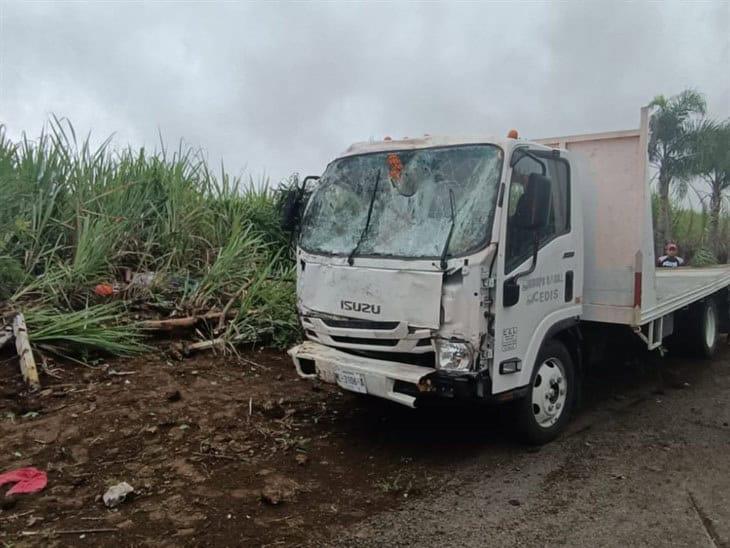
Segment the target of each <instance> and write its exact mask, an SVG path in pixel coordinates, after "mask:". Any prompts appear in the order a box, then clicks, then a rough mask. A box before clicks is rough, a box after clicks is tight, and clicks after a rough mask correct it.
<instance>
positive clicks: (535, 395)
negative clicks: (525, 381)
mask: <svg viewBox="0 0 730 548" xmlns="http://www.w3.org/2000/svg"><path fill="white" fill-rule="evenodd" d="M575 380H576V378H575V367H574V364H573V360H572V358H571V357H570V353H569V352H568V350H567V349H566V348H565V345H564V344H563V343H561V342H560V341H557V340H555V339H552V340H549V341H547V342H546V343H545V344H543V347H542V349H541V350H540V352H539V353H538V355H537V360H536V361H535V368H534V370H533V373H532V382H531V384H530V390H529V391H528V393H527V395H526V396H525V397H524V398H522V399H521V400H519V401H517V402H515V412H516V417H515V419H516V422H517V426H518V431H519V434H520V438H521V439H522V440H523V441H525V442H527V443H530V444H533V445H541V444H543V443H547V442H549V441H551V440H553V439H554V438H555V437H556V436H557V435H558V434H559V433H560V431H561V430H562V429H563V428H564V427H565V425H566V424H567V422H568V420H569V419H570V413H571V411H572V409H573V403H574V401H575V393H576V390H575Z"/></svg>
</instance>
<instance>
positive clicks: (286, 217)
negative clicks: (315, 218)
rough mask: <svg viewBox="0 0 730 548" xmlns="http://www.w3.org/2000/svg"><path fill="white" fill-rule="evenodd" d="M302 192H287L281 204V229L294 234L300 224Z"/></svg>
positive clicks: (295, 190)
mask: <svg viewBox="0 0 730 548" xmlns="http://www.w3.org/2000/svg"><path fill="white" fill-rule="evenodd" d="M300 195H301V192H300V191H299V189H298V188H295V189H291V190H287V191H286V194H285V195H284V196H283V199H282V204H281V228H282V229H283V230H284V231H286V232H292V231H293V230H295V229H296V228H297V225H298V224H299V217H300V213H301V209H302V200H301V197H300Z"/></svg>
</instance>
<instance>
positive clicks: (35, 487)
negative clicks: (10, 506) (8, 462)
mask: <svg viewBox="0 0 730 548" xmlns="http://www.w3.org/2000/svg"><path fill="white" fill-rule="evenodd" d="M6 483H15V485H14V486H13V487H12V488H11V489H10V490H9V491H8V492H7V493H6V494H5V496H10V495H19V494H23V493H37V492H38V491H40V490H41V489H43V488H44V487H45V486H46V485H47V484H48V476H47V475H46V473H45V472H44V471H43V470H38V468H33V467H32V466H30V467H28V468H18V469H17V470H11V471H9V472H5V473H3V474H0V485H4V484H6Z"/></svg>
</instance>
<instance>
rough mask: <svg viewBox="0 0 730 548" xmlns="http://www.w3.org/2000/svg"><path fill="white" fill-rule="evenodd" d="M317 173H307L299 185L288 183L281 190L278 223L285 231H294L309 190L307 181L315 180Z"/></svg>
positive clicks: (300, 218) (300, 217) (297, 226)
mask: <svg viewBox="0 0 730 548" xmlns="http://www.w3.org/2000/svg"><path fill="white" fill-rule="evenodd" d="M318 179H319V176H318V175H308V176H307V177H305V178H304V180H303V181H302V183H301V185H300V186H296V185H295V184H293V185H290V186H288V187H286V188H284V189H282V190H281V199H280V201H279V211H280V212H281V219H280V221H279V224H280V226H281V228H282V230H284V231H285V232H292V233H293V232H296V231H297V230H298V228H299V223H300V222H301V220H302V209H303V208H304V206H305V204H306V203H307V200H308V198H309V194H311V190H307V183H308V182H309V181H317V180H318Z"/></svg>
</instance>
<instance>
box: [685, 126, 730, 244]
mask: <svg viewBox="0 0 730 548" xmlns="http://www.w3.org/2000/svg"><path fill="white" fill-rule="evenodd" d="M690 143H691V144H690V151H691V164H690V167H689V169H690V171H691V173H692V174H693V175H696V176H697V177H700V178H701V179H702V180H704V181H705V182H706V183H707V185H708V186H709V187H710V194H709V197H710V226H709V234H708V235H709V243H710V246H711V248H712V251H713V252H714V253H715V257H718V256H719V254H720V247H721V245H720V244H721V241H720V214H721V212H722V204H723V198H724V196H725V195H726V193H728V191H730V119H728V120H725V121H723V122H716V121H714V120H701V121H700V122H698V123H697V124H695V125H694V126H693V127H692V128H691V138H690Z"/></svg>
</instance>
